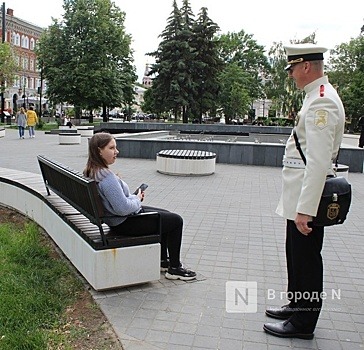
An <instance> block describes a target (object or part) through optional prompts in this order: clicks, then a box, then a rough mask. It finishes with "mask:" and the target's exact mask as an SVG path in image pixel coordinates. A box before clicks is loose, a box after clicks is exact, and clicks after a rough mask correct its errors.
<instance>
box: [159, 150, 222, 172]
mask: <svg viewBox="0 0 364 350" xmlns="http://www.w3.org/2000/svg"><path fill="white" fill-rule="evenodd" d="M215 163H216V153H213V152H208V151H197V150H162V151H159V152H158V153H157V171H158V172H159V173H162V174H168V175H185V176H186V175H211V174H213V173H214V172H215Z"/></svg>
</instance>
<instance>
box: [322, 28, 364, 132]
mask: <svg viewBox="0 0 364 350" xmlns="http://www.w3.org/2000/svg"><path fill="white" fill-rule="evenodd" d="M327 68H328V71H329V77H330V81H331V83H332V84H334V85H335V86H336V87H337V89H338V92H339V94H340V95H341V98H342V100H343V104H344V107H345V112H346V116H347V117H348V118H349V119H350V120H351V125H352V127H351V128H352V131H353V128H355V126H356V124H357V121H358V119H359V117H360V116H362V115H364V103H363V91H364V36H363V35H359V36H358V37H357V38H353V39H351V40H350V41H349V42H348V43H342V44H341V45H338V46H336V47H335V48H334V49H333V50H331V52H330V60H329V62H328V67H327Z"/></svg>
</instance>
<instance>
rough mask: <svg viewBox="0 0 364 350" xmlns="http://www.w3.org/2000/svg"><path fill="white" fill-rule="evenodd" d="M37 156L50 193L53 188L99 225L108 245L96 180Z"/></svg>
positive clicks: (104, 240) (102, 236) (104, 241)
mask: <svg viewBox="0 0 364 350" xmlns="http://www.w3.org/2000/svg"><path fill="white" fill-rule="evenodd" d="M37 158H38V162H39V166H40V170H41V173H42V176H43V179H44V183H45V185H46V188H47V193H48V195H49V194H50V192H49V190H51V191H52V192H54V193H55V194H57V195H58V196H59V197H61V198H62V199H64V200H65V201H66V202H68V203H69V204H71V205H72V206H73V207H74V208H75V209H77V210H78V211H79V212H80V213H81V214H83V215H85V216H86V217H87V218H88V219H89V220H90V221H91V222H92V223H93V224H95V225H97V226H98V227H99V230H100V234H101V238H102V241H103V243H104V244H105V245H106V239H105V236H104V232H103V229H102V217H103V215H104V210H103V206H102V203H101V199H100V197H99V194H98V191H97V185H96V182H95V181H94V180H92V179H90V178H87V177H85V176H84V175H83V174H81V173H80V172H78V171H75V170H73V169H71V168H69V167H67V166H65V165H62V164H61V163H58V162H56V161H53V160H50V159H48V158H47V157H45V156H42V155H39V156H37Z"/></svg>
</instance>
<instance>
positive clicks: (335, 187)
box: [313, 176, 351, 226]
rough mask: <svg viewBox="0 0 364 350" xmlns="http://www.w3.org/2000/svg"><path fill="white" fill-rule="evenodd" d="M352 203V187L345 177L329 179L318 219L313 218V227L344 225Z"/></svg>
mask: <svg viewBox="0 0 364 350" xmlns="http://www.w3.org/2000/svg"><path fill="white" fill-rule="evenodd" d="M350 203H351V185H350V184H349V183H348V181H347V180H346V179H345V177H342V176H331V177H327V179H326V182H325V187H324V190H323V192H322V196H321V200H320V204H319V207H318V210H317V214H316V217H314V218H313V225H315V226H331V225H337V224H342V223H343V222H344V221H345V220H346V216H347V215H348V212H349V208H350Z"/></svg>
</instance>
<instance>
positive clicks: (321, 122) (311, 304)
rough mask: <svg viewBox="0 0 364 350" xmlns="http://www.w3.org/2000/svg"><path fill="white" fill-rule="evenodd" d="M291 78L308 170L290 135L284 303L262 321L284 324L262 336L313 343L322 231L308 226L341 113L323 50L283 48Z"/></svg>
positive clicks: (339, 133) (281, 209)
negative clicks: (299, 101)
mask: <svg viewBox="0 0 364 350" xmlns="http://www.w3.org/2000/svg"><path fill="white" fill-rule="evenodd" d="M284 48H285V50H286V54H287V56H288V66H287V67H286V70H287V71H288V74H289V77H290V78H292V79H293V80H294V81H295V84H296V86H297V88H299V89H301V90H304V91H305V99H304V101H303V105H302V108H301V110H300V112H299V113H298V116H297V124H296V126H295V128H294V130H295V131H296V134H297V137H298V140H299V142H300V144H301V149H302V151H303V154H304V155H305V156H306V161H307V165H306V166H305V164H304V163H303V161H302V159H301V156H300V154H299V152H298V150H297V149H296V144H295V140H294V136H293V131H294V130H293V131H292V133H291V135H290V137H289V139H288V140H287V143H286V148H285V155H284V159H283V170H282V194H281V198H280V201H279V204H278V207H277V211H276V212H277V214H279V215H280V216H282V217H283V218H285V219H286V263H287V273H288V287H287V299H288V300H289V303H288V304H287V305H284V306H282V307H280V308H268V309H266V315H267V316H269V317H272V318H275V319H279V320H285V321H281V322H276V323H266V324H264V326H263V329H264V330H265V332H267V333H269V334H271V335H274V336H277V337H285V338H302V339H312V338H313V337H314V330H315V328H316V324H317V321H318V318H319V315H320V311H321V307H322V292H323V262H322V256H321V249H322V244H323V239H324V228H323V227H317V226H314V225H312V218H313V217H314V216H315V215H316V213H317V209H318V205H319V202H320V198H321V193H322V190H323V188H324V184H325V180H326V176H327V175H329V174H333V173H334V172H333V169H332V163H333V160H334V159H335V158H336V156H337V154H338V151H339V148H340V144H341V141H342V138H343V134H344V126H345V112H344V107H343V104H342V102H341V99H340V97H339V95H338V94H337V91H336V90H335V88H334V87H333V86H332V85H331V84H330V83H329V81H328V78H327V76H325V75H324V62H323V59H324V57H323V54H324V52H326V51H327V49H326V48H324V47H321V46H317V45H314V44H296V45H287V46H285V47H284Z"/></svg>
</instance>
